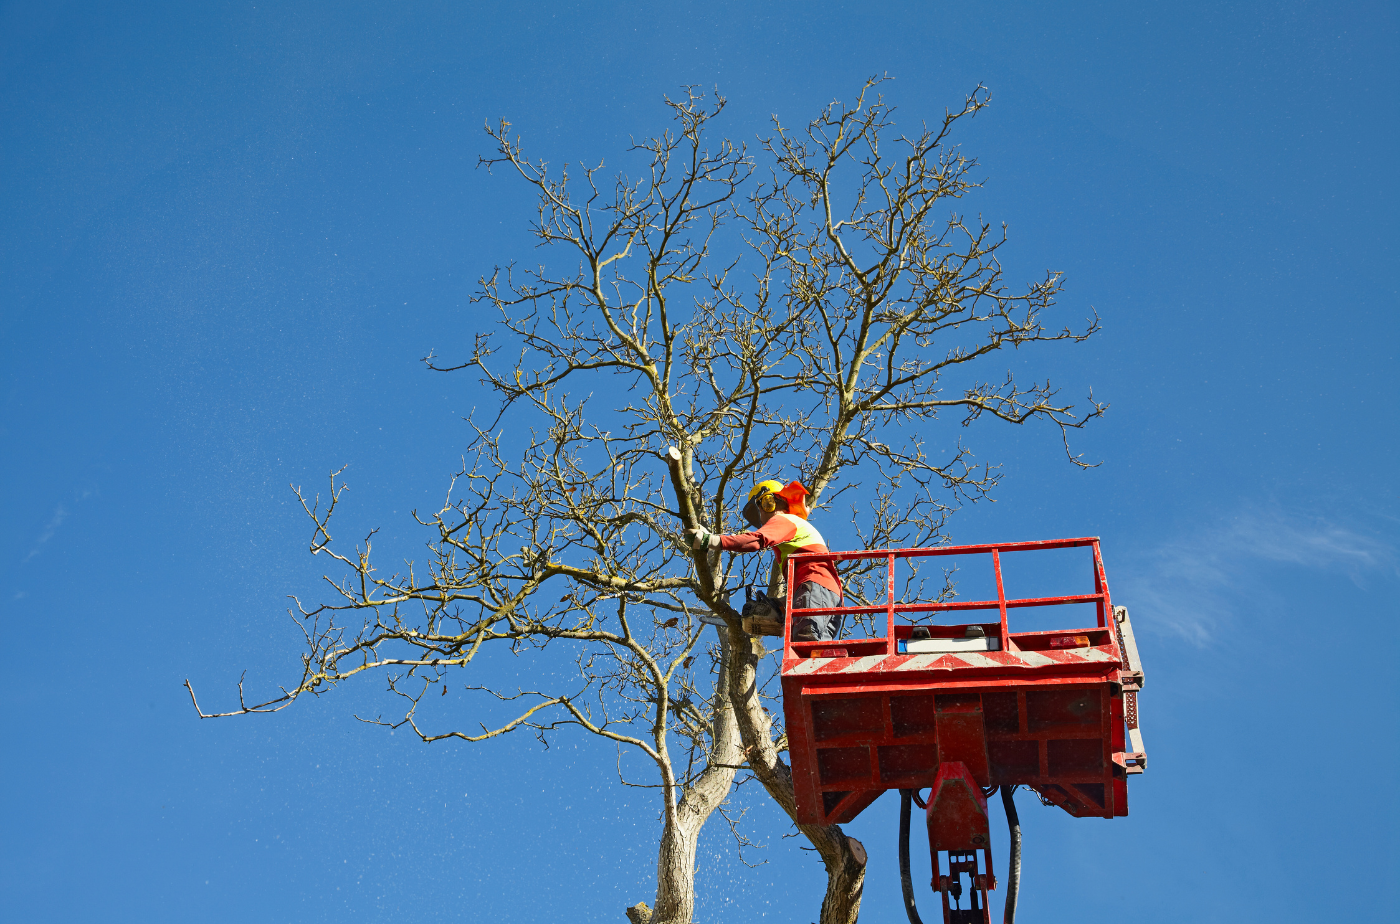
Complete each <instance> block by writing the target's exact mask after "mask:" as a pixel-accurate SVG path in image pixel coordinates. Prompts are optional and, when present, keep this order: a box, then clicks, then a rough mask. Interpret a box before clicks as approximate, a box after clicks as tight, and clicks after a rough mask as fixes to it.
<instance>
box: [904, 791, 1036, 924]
mask: <svg viewBox="0 0 1400 924" xmlns="http://www.w3.org/2000/svg"><path fill="white" fill-rule="evenodd" d="M1015 791H1016V787H1015V786H1003V787H1001V804H1002V807H1003V808H1005V809H1006V827H1007V828H1008V829H1010V835H1011V856H1010V858H1008V860H1007V862H1006V911H1005V914H1004V916H1003V917H1002V921H1003V924H1015V922H1016V898H1017V896H1018V895H1019V894H1020V891H1021V817H1020V816H1019V815H1017V814H1016V803H1015V801H1014V800H1013V799H1012V795H1011V794H1012V793H1014V792H1015ZM904 806H905V811H904V815H903V817H904V818H905V819H906V827H907V819H908V816H909V811H908V809H909V803H908V802H907V801H906V802H905V804H904ZM905 853H906V854H907V853H908V847H906V848H905ZM904 894H905V895H906V896H907V895H908V894H909V893H908V892H907V891H906V892H905V893H904Z"/></svg>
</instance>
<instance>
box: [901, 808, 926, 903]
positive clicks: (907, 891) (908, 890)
mask: <svg viewBox="0 0 1400 924" xmlns="http://www.w3.org/2000/svg"><path fill="white" fill-rule="evenodd" d="M916 798H918V796H917V795H916V794H915V791H914V790H912V789H901V790H900V791H899V884H900V887H901V888H903V889H904V913H905V914H907V915H909V924H924V922H923V921H922V920H920V918H919V909H918V908H916V907H915V906H914V880H913V879H912V878H911V877H910V875H909V803H910V802H912V801H914V799H916Z"/></svg>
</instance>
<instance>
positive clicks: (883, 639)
mask: <svg viewBox="0 0 1400 924" xmlns="http://www.w3.org/2000/svg"><path fill="white" fill-rule="evenodd" d="M1085 547H1088V548H1090V549H1091V550H1092V551H1093V571H1094V592H1093V593H1091V594H1068V595H1064V596H1058V597H1013V598H1008V597H1007V596H1006V587H1005V583H1004V582H1003V580H1002V567H1001V556H1002V553H1004V552H1029V551H1038V550H1048V549H1074V548H1085ZM979 554H985V555H991V556H992V570H993V572H994V573H995V575H996V587H997V598H996V599H995V600H949V601H942V602H933V603H896V602H895V562H896V561H897V560H899V559H912V558H938V557H943V556H949V555H979ZM880 558H883V559H886V560H887V562H888V567H887V570H886V577H885V591H886V599H885V602H884V603H883V604H874V605H862V606H840V607H813V608H805V609H793V608H792V606H791V603H792V593H793V591H794V590H795V589H796V588H795V586H794V584H793V575H794V573H795V572H796V568H797V564H798V563H799V562H802V561H809V560H810V561H830V562H842V561H859V560H870V559H880ZM787 588H788V604H789V606H788V611H787V612H788V619H787V631H785V632H784V633H783V660H784V661H787V660H790V659H793V658H800V657H802V656H803V655H805V654H807V653H808V652H810V651H812V650H813V649H817V648H828V647H831V646H833V645H837V644H839V645H840V647H842V648H845V649H847V650H848V652H849V654H850V656H853V657H854V656H860V655H874V654H885V655H893V654H897V653H898V651H899V642H900V640H901V639H907V638H908V636H909V631H910V627H908V626H896V625H895V616H896V615H899V614H902V613H933V612H960V611H968V612H976V611H985V610H996V611H997V613H998V615H999V617H1000V618H999V626H998V633H997V638H998V640H999V642H998V643H999V645H1000V647H1001V650H1002V651H1015V650H1016V648H1015V644H1014V643H1013V642H1012V640H1011V632H1010V629H1009V626H1008V624H1007V611H1008V610H1013V609H1019V608H1022V607H1033V606H1059V605H1064V604H1074V603H1093V604H1095V605H1096V606H1095V608H1096V610H1097V614H1098V628H1100V629H1102V628H1105V627H1106V626H1108V614H1110V613H1112V612H1113V607H1112V602H1111V601H1110V599H1109V593H1108V581H1107V580H1106V579H1105V577H1104V570H1103V556H1102V555H1101V554H1100V551H1099V540H1098V538H1097V537H1085V538H1081V539H1053V540H1047V541H1042V542H999V543H988V544H983V545H950V546H942V547H939V548H929V549H889V550H880V551H874V552H807V553H802V554H795V555H790V556H788V560H787ZM819 613H832V614H842V615H868V614H875V613H884V614H885V635H884V636H877V637H873V638H865V639H840V640H837V641H825V642H794V641H793V640H792V631H791V629H792V626H793V625H795V623H796V619H797V617H800V616H804V615H815V614H819ZM1085 628H1087V627H1085ZM901 630H902V631H901ZM1060 631H1061V632H1063V631H1064V630H1060Z"/></svg>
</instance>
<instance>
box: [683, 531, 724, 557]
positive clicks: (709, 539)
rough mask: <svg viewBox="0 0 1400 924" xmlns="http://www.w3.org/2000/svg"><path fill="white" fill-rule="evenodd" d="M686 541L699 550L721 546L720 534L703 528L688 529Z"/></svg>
mask: <svg viewBox="0 0 1400 924" xmlns="http://www.w3.org/2000/svg"><path fill="white" fill-rule="evenodd" d="M685 541H686V543H687V544H689V545H690V547H691V548H692V549H695V550H696V551H697V552H698V551H700V550H701V549H717V548H719V536H716V535H715V534H714V533H711V532H706V531H705V530H703V529H687V530H686V531H685Z"/></svg>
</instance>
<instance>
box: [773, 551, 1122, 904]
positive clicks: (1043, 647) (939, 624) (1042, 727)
mask: <svg viewBox="0 0 1400 924" xmlns="http://www.w3.org/2000/svg"><path fill="white" fill-rule="evenodd" d="M1075 548H1085V549H1087V550H1089V553H1090V554H1089V556H1086V557H1090V558H1091V562H1092V588H1093V592H1092V593H1083V594H1073V595H1066V596H1054V597H1018V598H1008V597H1007V596H1006V593H1005V582H1004V580H1003V573H1002V567H1003V561H1002V557H1003V555H1006V554H1009V553H1013V552H1033V551H1046V550H1054V549H1075ZM968 555H977V556H989V557H990V559H991V568H992V572H993V573H994V575H995V579H996V599H984V600H944V601H941V602H938V601H935V602H920V601H897V600H896V599H895V586H896V580H897V574H896V572H897V566H898V565H899V563H900V562H909V560H911V559H927V558H939V557H943V556H968ZM804 558H822V559H824V560H834V561H837V562H842V561H852V560H858V559H877V560H878V559H884V560H885V561H886V600H885V602H884V603H882V604H877V605H872V606H847V607H843V608H841V609H840V610H839V611H838V612H842V613H845V614H847V615H848V616H850V615H870V616H873V617H874V623H875V626H876V628H877V629H878V628H879V627H880V624H881V623H883V625H884V630H885V631H884V635H883V636H878V637H873V638H859V639H840V640H837V641H834V642H794V641H792V639H791V633H790V632H789V633H788V634H787V638H786V639H785V641H784V646H783V664H782V674H781V677H782V687H783V712H784V715H785V718H786V722H787V734H788V750H789V756H790V758H791V762H792V773H793V784H794V786H795V788H796V797H797V820H798V821H799V822H804V823H809V824H833V823H841V822H846V821H850V820H851V819H853V818H855V817H856V816H857V815H858V814H860V812H861V811H862V810H863V809H864V808H865V807H866V806H868V805H870V803H872V802H874V801H875V799H876V798H877V797H879V796H880V794H881V793H883V792H884V791H885V790H887V789H900V790H913V791H914V792H915V793H917V791H918V790H920V789H923V788H926V787H931V789H932V791H931V792H930V793H929V796H928V801H927V806H928V811H927V823H928V826H929V838H930V847H931V848H932V850H933V856H934V881H933V885H934V888H935V889H938V890H939V891H941V892H942V893H943V900H944V919H945V921H950V922H955V921H963V920H968V921H971V920H979V921H981V920H986V914H987V911H986V889H988V888H995V878H994V876H993V875H992V869H991V854H990V852H989V851H988V848H989V847H990V844H989V831H988V827H987V818H986V815H987V805H986V794H987V793H989V792H990V791H991V788H992V787H996V786H1008V787H1009V786H1017V785H1020V786H1026V787H1029V788H1031V789H1033V790H1035V791H1036V792H1038V793H1039V794H1040V795H1041V797H1042V798H1043V799H1044V800H1047V801H1049V802H1052V803H1054V804H1055V805H1058V806H1059V807H1061V808H1063V809H1064V810H1065V811H1066V812H1068V813H1069V814H1071V815H1074V816H1077V817H1087V816H1098V817H1103V818H1112V817H1115V816H1119V815H1126V814H1128V790H1127V777H1128V776H1129V775H1130V774H1135V773H1141V772H1142V771H1143V769H1144V768H1145V766H1146V763H1147V758H1146V754H1145V753H1144V750H1143V746H1142V738H1141V735H1140V733H1139V732H1138V729H1137V691H1138V690H1139V689H1141V686H1142V679H1143V676H1142V666H1141V663H1140V662H1139V661H1138V657H1137V646H1136V643H1135V641H1134V639H1133V633H1132V624H1131V623H1130V622H1129V620H1128V613H1127V610H1126V609H1125V608H1123V607H1115V606H1114V605H1113V603H1112V600H1111V599H1110V597H1109V592H1108V582H1107V580H1106V578H1105V576H1104V569H1103V559H1102V556H1101V554H1100V551H1099V541H1098V539H1096V538H1086V539H1060V540H1053V541H1047V542H1016V543H1005V544H992V545H966V546H945V547H941V548H929V549H898V550H888V551H870V552H834V553H818V554H814V555H805V556H801V555H794V556H791V557H790V558H789V560H788V566H787V568H788V574H787V577H788V587H789V588H791V587H792V575H793V569H794V567H795V566H796V563H797V562H798V561H799V560H801V559H804ZM1084 577H1085V581H1084V584H1085V586H1086V589H1087V587H1088V585H1089V580H1088V578H1089V577H1090V576H1089V575H1085V576H1084ZM789 603H790V601H789ZM1070 604H1093V605H1094V607H1095V609H1096V611H1097V620H1096V622H1097V624H1096V625H1094V626H1089V627H1066V628H1063V629H1056V630H1054V631H1049V632H1046V631H1035V632H1017V631H1015V627H1016V623H1017V613H1016V612H1015V611H1017V610H1021V609H1023V608H1026V607H1047V606H1062V605H1070ZM1081 608H1082V607H1081ZM1076 609H1080V608H1076ZM815 612H819V611H817V610H793V609H791V608H789V610H788V626H791V625H792V624H793V623H794V621H795V617H798V616H801V615H802V614H804V613H815ZM820 612H828V611H827V610H821V611H820ZM983 613H985V614H986V615H987V616H990V617H991V618H990V620H988V621H983V622H975V623H962V622H958V623H953V622H951V620H961V619H964V618H968V617H969V616H974V615H975V614H983ZM963 614H967V615H966V616H965V615H963ZM984 618H986V617H984ZM913 619H918V620H920V621H921V622H922V623H923V624H918V625H916V624H915V623H914V622H913V621H912V620H913ZM940 852H943V853H946V854H947V860H948V864H949V866H948V872H947V873H943V872H941V870H940V868H939V860H938V857H939V853H940ZM976 854H981V855H982V859H983V864H982V868H981V870H980V871H979V869H978V864H977V862H976V856H975V855H976ZM959 873H965V874H966V875H967V876H968V879H969V883H968V884H969V887H970V888H969V893H970V898H971V899H972V901H973V906H974V907H973V909H972V910H970V911H964V912H959V911H958V910H957V909H956V908H953V909H951V910H950V908H949V898H950V890H951V892H952V897H953V898H954V900H955V901H954V904H956V897H957V896H958V895H959V894H960V893H961V891H962V888H961V885H960V883H959V879H960V876H959ZM974 892H980V893H981V899H982V901H981V905H980V907H978V905H977V903H976V896H975V895H974V894H972V893H974ZM972 914H975V917H973V916H968V915H972Z"/></svg>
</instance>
